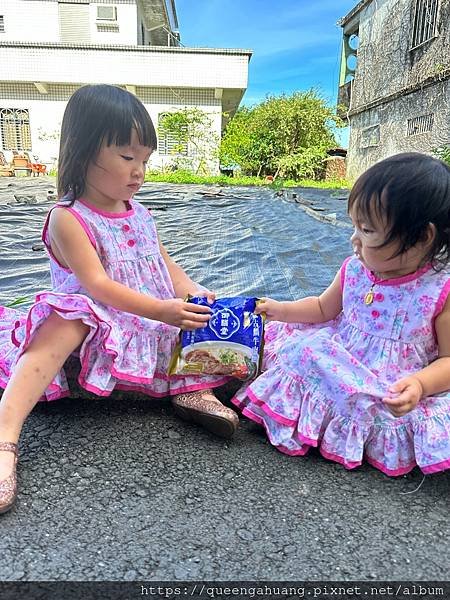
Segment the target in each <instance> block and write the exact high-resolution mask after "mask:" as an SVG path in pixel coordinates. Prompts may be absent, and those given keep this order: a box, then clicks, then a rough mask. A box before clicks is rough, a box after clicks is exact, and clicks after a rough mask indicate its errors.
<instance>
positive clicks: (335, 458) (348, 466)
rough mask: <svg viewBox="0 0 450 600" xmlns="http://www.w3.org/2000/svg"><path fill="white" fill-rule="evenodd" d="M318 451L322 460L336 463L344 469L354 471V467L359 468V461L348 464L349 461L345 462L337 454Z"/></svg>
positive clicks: (321, 449)
mask: <svg viewBox="0 0 450 600" xmlns="http://www.w3.org/2000/svg"><path fill="white" fill-rule="evenodd" d="M319 451H320V454H321V455H322V456H323V457H324V458H327V459H328V460H332V461H334V462H337V463H339V464H340V465H343V466H344V467H345V468H346V469H356V467H359V466H361V464H362V461H360V460H359V461H351V462H349V461H347V460H345V458H342V456H339V455H337V454H332V453H331V452H327V451H326V450H324V449H323V448H319Z"/></svg>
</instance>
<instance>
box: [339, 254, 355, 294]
mask: <svg viewBox="0 0 450 600" xmlns="http://www.w3.org/2000/svg"><path fill="white" fill-rule="evenodd" d="M351 258H352V257H351V256H347V258H346V259H345V260H344V262H343V263H342V266H341V292H343V291H344V283H345V274H346V272H347V265H348V263H349V261H350V260H351Z"/></svg>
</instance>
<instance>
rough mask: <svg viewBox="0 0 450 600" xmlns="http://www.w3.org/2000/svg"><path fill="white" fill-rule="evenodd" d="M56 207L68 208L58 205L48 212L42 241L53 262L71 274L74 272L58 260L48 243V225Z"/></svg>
mask: <svg viewBox="0 0 450 600" xmlns="http://www.w3.org/2000/svg"><path fill="white" fill-rule="evenodd" d="M56 207H63V208H67V207H66V206H64V204H56V205H55V206H54V207H53V208H51V209H50V210H49V211H48V214H47V217H46V219H45V223H44V227H43V229H42V235H41V240H42V241H43V242H44V246H45V248H46V250H47V252H48V254H49V256H50V258H51V259H52V260H54V261H55V263H56V264H57V265H58V267H60V268H61V269H64V271H66V272H67V273H71V272H72V271H71V270H70V269H69V268H68V267H66V266H65V265H63V264H61V263H60V262H59V260H58V259H57V258H56V256H55V255H54V254H53V251H52V247H51V246H50V243H49V242H48V241H47V233H48V223H49V220H50V213H51V212H52V211H53V210H54V209H55V208H56Z"/></svg>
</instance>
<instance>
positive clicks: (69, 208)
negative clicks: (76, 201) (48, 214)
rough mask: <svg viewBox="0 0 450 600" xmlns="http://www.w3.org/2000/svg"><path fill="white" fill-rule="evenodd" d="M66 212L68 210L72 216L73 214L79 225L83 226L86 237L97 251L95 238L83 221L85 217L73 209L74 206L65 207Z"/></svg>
mask: <svg viewBox="0 0 450 600" xmlns="http://www.w3.org/2000/svg"><path fill="white" fill-rule="evenodd" d="M64 208H65V209H66V210H68V211H69V212H70V214H72V215H73V216H74V217H75V219H76V220H77V221H78V222H79V224H80V225H81V227H82V228H83V229H84V231H85V233H86V235H87V236H88V238H89V241H90V242H91V244H92V245H93V246H94V248H95V249H97V244H96V243H95V238H94V236H93V235H92V233H91V231H90V229H89V227H88V226H87V225H86V222H85V220H84V219H83V217H82V216H81V215H80V214H79V213H78V212H77V211H76V210H74V209H73V208H72V206H65V207H64Z"/></svg>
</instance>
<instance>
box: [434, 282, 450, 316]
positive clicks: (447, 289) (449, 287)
mask: <svg viewBox="0 0 450 600" xmlns="http://www.w3.org/2000/svg"><path fill="white" fill-rule="evenodd" d="M449 294H450V279H449V280H448V281H447V283H446V284H445V285H444V287H443V288H442V292H441V293H440V294H439V298H438V301H437V303H436V309H435V311H434V315H433V319H435V318H436V317H437V316H438V315H439V314H440V313H441V312H442V309H443V308H444V304H445V302H446V301H447V297H448V295H449Z"/></svg>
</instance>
